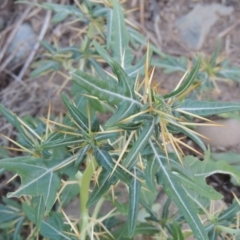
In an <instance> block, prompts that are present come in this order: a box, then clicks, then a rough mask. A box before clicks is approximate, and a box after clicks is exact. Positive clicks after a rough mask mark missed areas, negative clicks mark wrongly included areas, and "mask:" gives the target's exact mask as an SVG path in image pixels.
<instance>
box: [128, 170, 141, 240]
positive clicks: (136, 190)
mask: <svg viewBox="0 0 240 240" xmlns="http://www.w3.org/2000/svg"><path fill="white" fill-rule="evenodd" d="M133 174H134V176H136V175H137V173H136V168H134V169H133ZM140 192H141V183H140V181H139V180H137V179H136V178H135V177H133V178H132V179H131V182H130V185H129V212H128V237H130V238H131V237H133V235H134V233H135V228H136V224H137V215H138V207H139V198H140Z"/></svg>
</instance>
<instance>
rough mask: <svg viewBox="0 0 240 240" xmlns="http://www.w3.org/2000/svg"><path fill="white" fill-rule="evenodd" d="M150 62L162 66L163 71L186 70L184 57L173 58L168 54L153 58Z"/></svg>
mask: <svg viewBox="0 0 240 240" xmlns="http://www.w3.org/2000/svg"><path fill="white" fill-rule="evenodd" d="M151 64H152V65H153V66H156V67H160V68H163V69H164V73H173V72H186V70H187V58H186V57H180V58H175V57H172V56H170V55H166V56H165V57H163V58H160V59H153V60H152V61H151Z"/></svg>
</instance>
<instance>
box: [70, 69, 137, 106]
mask: <svg viewBox="0 0 240 240" xmlns="http://www.w3.org/2000/svg"><path fill="white" fill-rule="evenodd" d="M71 75H72V78H73V81H74V82H75V83H76V84H78V85H79V86H81V87H82V88H84V89H85V90H87V91H88V92H89V93H90V94H91V95H93V96H96V97H98V98H99V99H100V100H105V101H107V102H108V103H109V104H116V105H119V104H120V103H122V102H127V103H128V104H129V105H132V106H133V105H137V106H139V107H140V106H141V105H142V104H141V103H140V102H138V101H137V100H135V99H133V98H131V97H129V96H125V95H124V94H125V93H124V92H123V91H122V88H119V86H118V84H117V83H114V82H113V81H105V80H101V79H98V78H95V77H93V76H90V75H88V74H86V73H84V72H82V71H79V70H75V71H74V72H72V73H71Z"/></svg>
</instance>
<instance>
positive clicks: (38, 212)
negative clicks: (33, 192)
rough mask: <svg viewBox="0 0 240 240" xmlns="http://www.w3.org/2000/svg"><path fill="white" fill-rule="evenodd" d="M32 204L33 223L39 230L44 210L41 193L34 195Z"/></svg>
mask: <svg viewBox="0 0 240 240" xmlns="http://www.w3.org/2000/svg"><path fill="white" fill-rule="evenodd" d="M32 201H33V205H34V208H35V212H34V216H35V224H36V228H37V230H38V231H39V230H40V227H41V223H42V219H43V216H44V212H45V203H44V199H43V195H40V196H38V197H35V198H34V199H33V200H32Z"/></svg>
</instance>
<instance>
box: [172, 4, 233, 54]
mask: <svg viewBox="0 0 240 240" xmlns="http://www.w3.org/2000/svg"><path fill="white" fill-rule="evenodd" d="M232 12H233V7H227V6H224V5H222V4H218V3H213V4H206V5H203V4H196V5H195V7H194V8H193V9H192V10H191V11H190V12H189V13H188V14H186V15H184V16H182V17H180V18H179V19H178V20H177V22H176V26H177V28H178V29H179V30H180V34H181V36H182V39H183V41H184V42H185V43H186V44H187V46H188V47H189V48H191V49H195V50H197V49H200V48H201V47H202V45H203V43H204V41H205V39H206V36H207V34H208V32H209V31H210V29H211V27H212V26H213V25H214V24H215V23H216V22H217V20H218V19H219V18H220V17H221V16H227V15H230V14H231V13H232Z"/></svg>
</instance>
